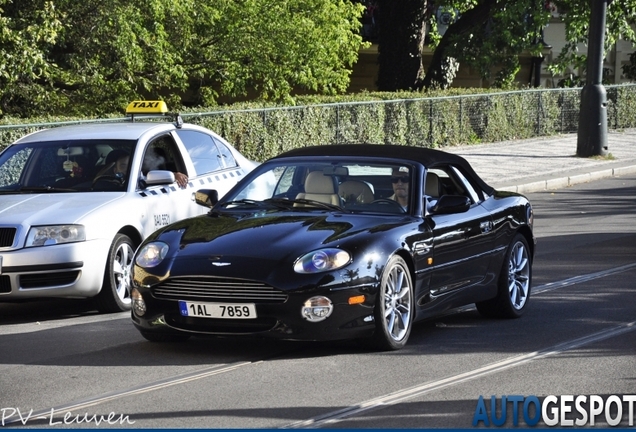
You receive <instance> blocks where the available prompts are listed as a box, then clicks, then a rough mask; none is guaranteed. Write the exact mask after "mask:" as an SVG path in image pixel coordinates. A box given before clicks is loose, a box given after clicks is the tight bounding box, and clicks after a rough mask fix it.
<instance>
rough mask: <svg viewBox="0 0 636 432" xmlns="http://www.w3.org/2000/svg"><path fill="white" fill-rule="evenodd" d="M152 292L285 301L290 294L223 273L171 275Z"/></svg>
mask: <svg viewBox="0 0 636 432" xmlns="http://www.w3.org/2000/svg"><path fill="white" fill-rule="evenodd" d="M152 295H153V296H155V297H156V298H159V299H167V300H195V299H197V300H213V301H228V302H232V301H239V302H245V301H249V302H259V303H284V302H286V301H287V294H285V293H284V292H283V291H280V290H278V289H276V288H274V287H271V286H269V285H267V284H264V283H262V282H259V281H254V280H250V279H234V278H220V277H214V276H209V277H203V276H201V277H184V278H170V279H168V280H166V281H165V282H162V283H161V284H159V285H157V286H155V287H153V288H152Z"/></svg>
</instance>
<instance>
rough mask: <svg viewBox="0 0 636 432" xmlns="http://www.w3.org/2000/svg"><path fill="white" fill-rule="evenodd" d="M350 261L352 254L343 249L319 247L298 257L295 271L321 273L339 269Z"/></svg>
mask: <svg viewBox="0 0 636 432" xmlns="http://www.w3.org/2000/svg"><path fill="white" fill-rule="evenodd" d="M350 261H351V255H349V252H346V251H343V250H342V249H336V248H326V249H318V250H315V251H313V252H309V253H308V254H305V255H303V256H301V257H300V258H298V259H297V260H296V263H294V271H295V272H296V273H320V272H324V271H329V270H336V269H339V268H341V267H344V266H346V265H347V264H349V262H350Z"/></svg>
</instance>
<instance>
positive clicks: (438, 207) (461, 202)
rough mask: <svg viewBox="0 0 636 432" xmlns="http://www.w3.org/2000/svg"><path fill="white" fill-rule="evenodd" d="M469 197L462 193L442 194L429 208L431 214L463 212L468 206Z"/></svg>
mask: <svg viewBox="0 0 636 432" xmlns="http://www.w3.org/2000/svg"><path fill="white" fill-rule="evenodd" d="M470 204H471V202H470V198H468V197H465V196H463V195H442V196H441V197H439V199H438V200H437V203H436V204H435V205H434V206H433V207H432V208H431V210H430V211H431V214H453V213H463V212H465V211H468V209H469V208H470Z"/></svg>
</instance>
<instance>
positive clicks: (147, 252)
mask: <svg viewBox="0 0 636 432" xmlns="http://www.w3.org/2000/svg"><path fill="white" fill-rule="evenodd" d="M169 249H170V247H169V246H168V245H167V244H165V243H163V242H152V243H148V244H147V245H145V246H144V247H142V248H141V249H140V250H139V252H138V253H137V258H135V263H137V265H138V266H139V267H142V268H149V267H155V266H157V265H159V263H160V262H161V261H163V259H164V258H165V257H166V255H168V250H169Z"/></svg>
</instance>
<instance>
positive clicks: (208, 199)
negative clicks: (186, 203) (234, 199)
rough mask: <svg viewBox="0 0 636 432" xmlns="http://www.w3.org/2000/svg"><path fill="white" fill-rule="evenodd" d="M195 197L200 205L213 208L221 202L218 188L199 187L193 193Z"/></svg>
mask: <svg viewBox="0 0 636 432" xmlns="http://www.w3.org/2000/svg"><path fill="white" fill-rule="evenodd" d="M193 198H194V202H196V203H197V204H199V205H200V206H203V207H208V208H212V206H214V204H216V203H218V202H219V193H218V192H217V191H216V189H199V190H198V191H196V192H195V193H194V194H193Z"/></svg>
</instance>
